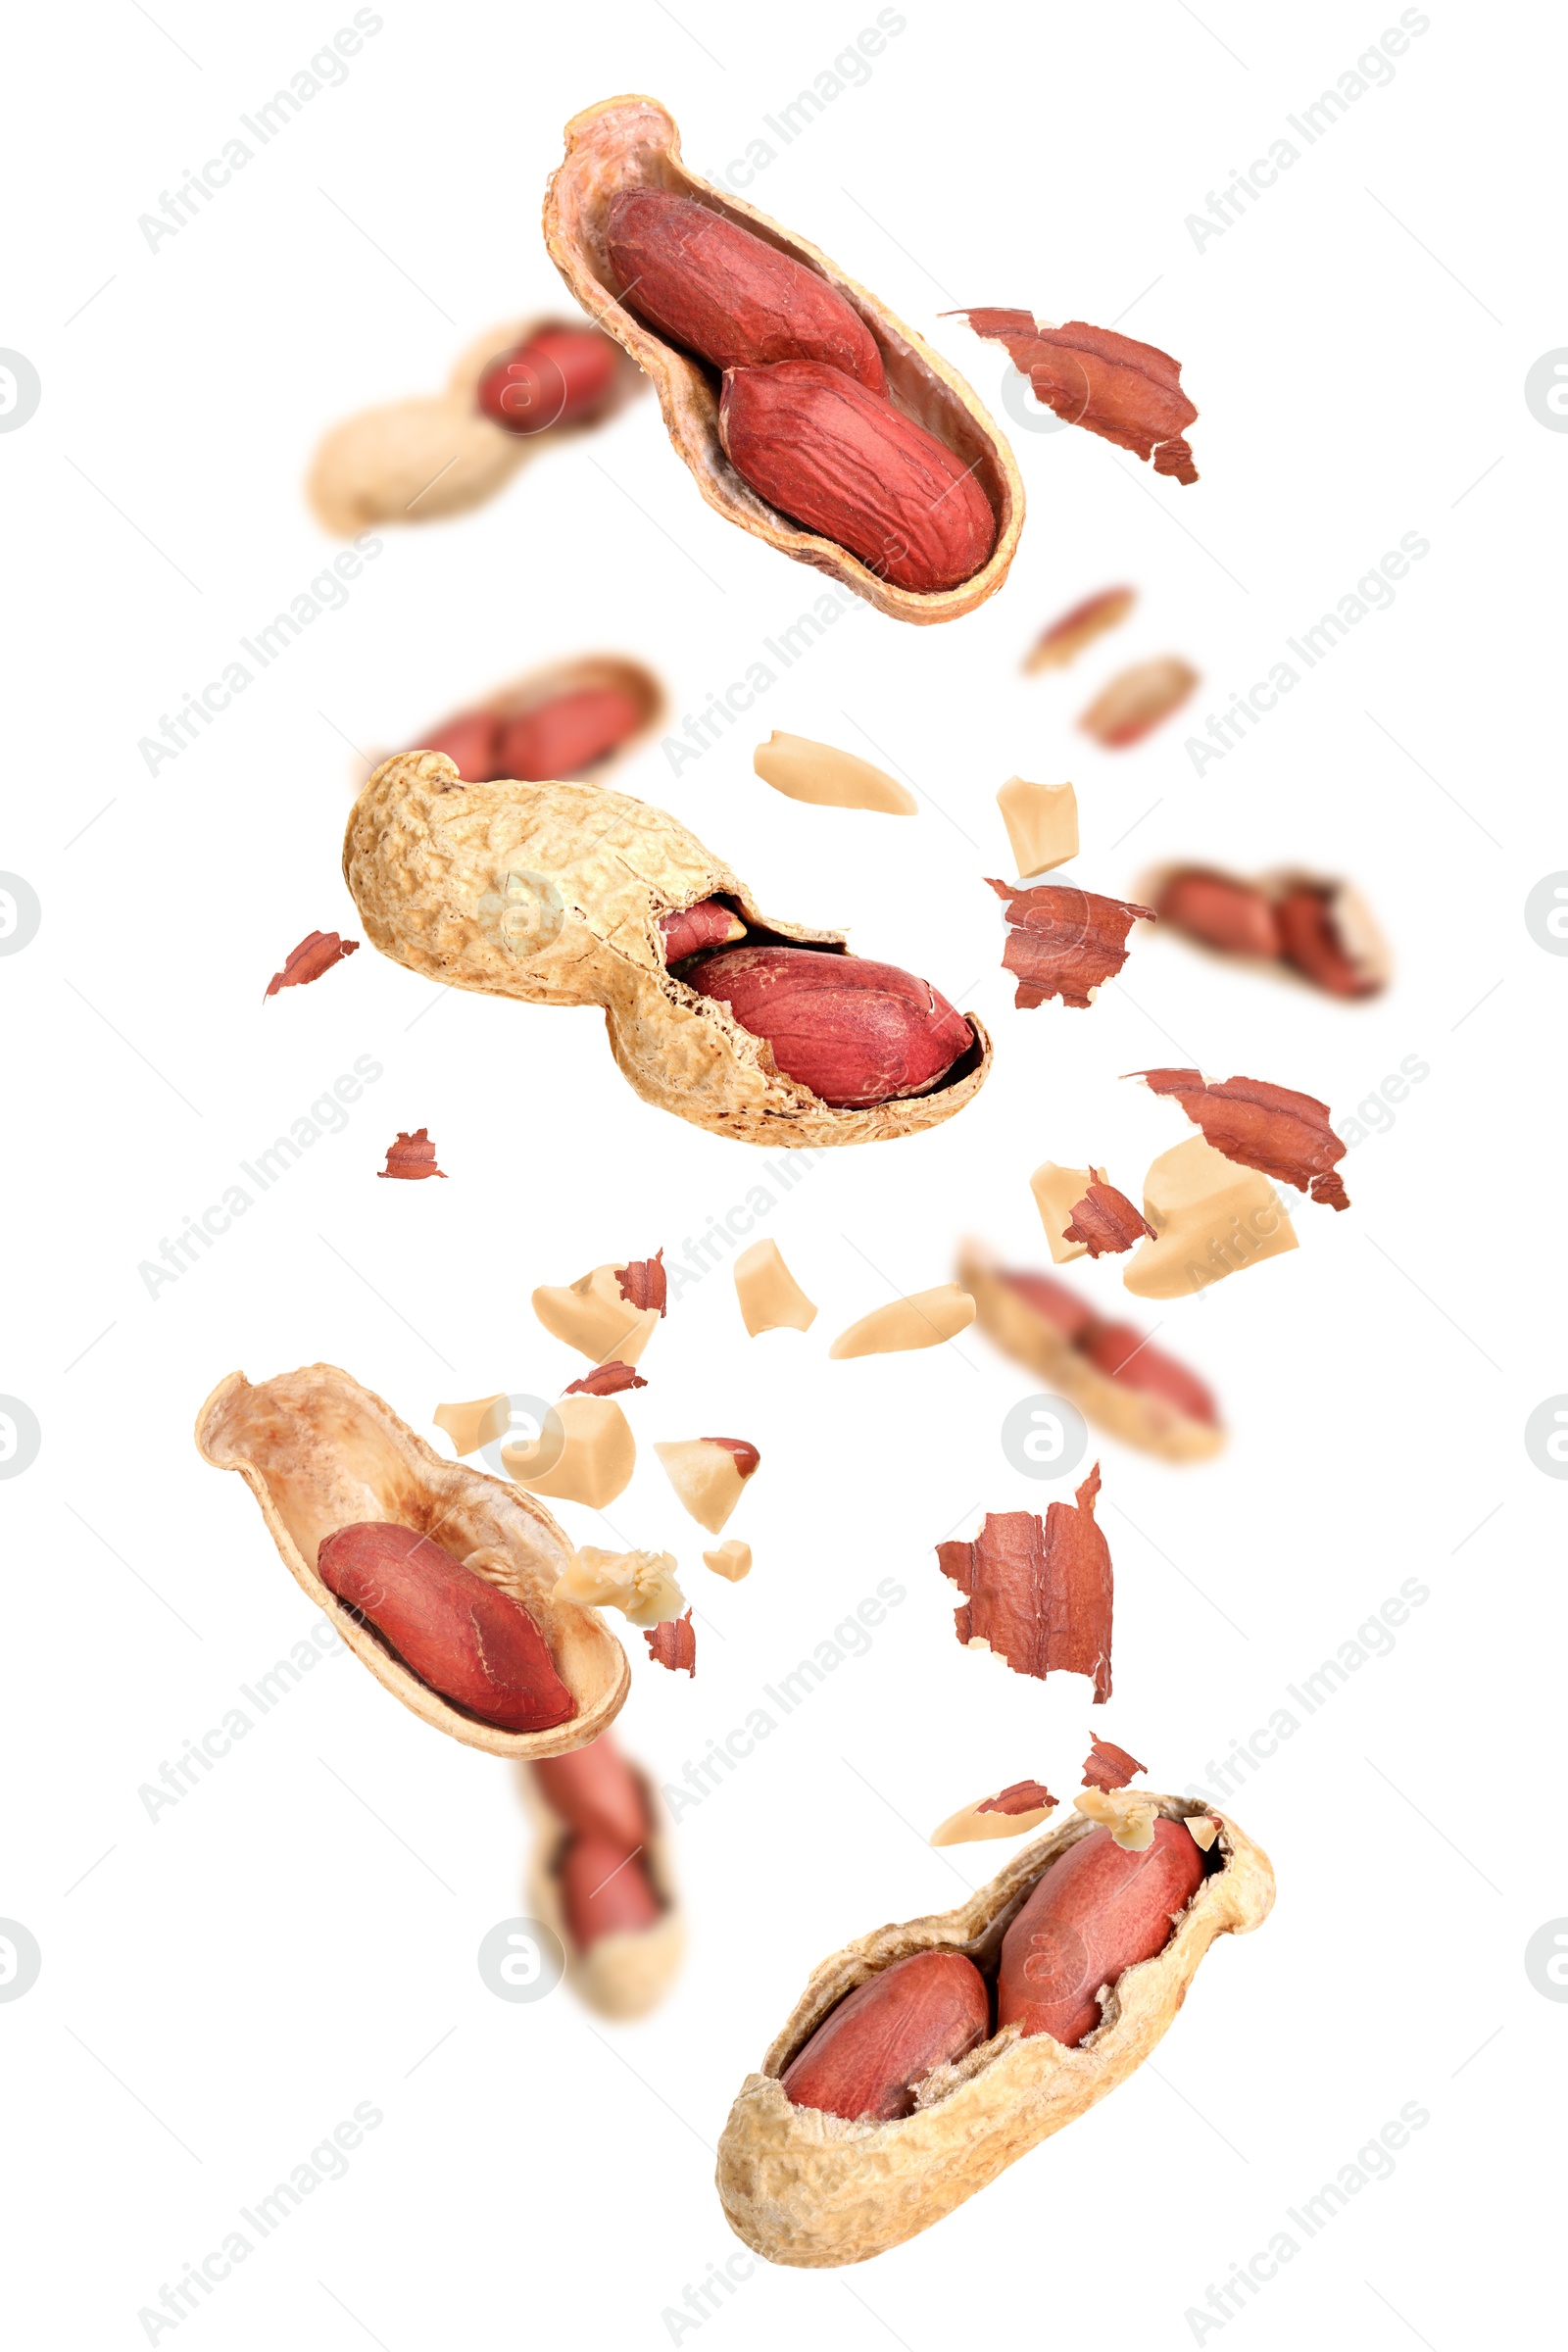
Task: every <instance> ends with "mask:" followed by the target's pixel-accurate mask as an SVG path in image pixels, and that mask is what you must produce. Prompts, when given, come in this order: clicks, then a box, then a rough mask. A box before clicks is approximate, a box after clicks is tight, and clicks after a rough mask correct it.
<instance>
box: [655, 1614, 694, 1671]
mask: <svg viewBox="0 0 1568 2352" xmlns="http://www.w3.org/2000/svg"><path fill="white" fill-rule="evenodd" d="M643 1640H644V1641H645V1642H647V1644H648V1654H649V1656H650V1657H651V1658H652V1659H653V1661H654V1663H655V1665H657V1666H667V1667H668V1668H669V1671H670V1673H671V1674H689V1675H690V1676H691V1677H692V1679H693V1680H694V1681H695V1680H696V1676H697V1629H696V1627H695V1626H694V1625H693V1624H692V1613H691V1611H690V1609H688V1610H687V1612H686V1614H685V1616H684V1617H676V1618H674V1619H672V1620H670V1621H668V1622H666V1623H665V1624H663V1625H656V1626H655V1628H654V1630H653V1632H652V1633H651V1634H644V1636H643Z"/></svg>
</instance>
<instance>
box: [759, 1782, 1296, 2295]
mask: <svg viewBox="0 0 1568 2352" xmlns="http://www.w3.org/2000/svg"><path fill="white" fill-rule="evenodd" d="M1150 1801H1151V1802H1152V1804H1154V1805H1156V1806H1157V1807H1158V1809H1159V1811H1160V1812H1161V1813H1162V1814H1163V1815H1164V1816H1165V1817H1166V1818H1167V1819H1169V1820H1172V1821H1177V1820H1181V1819H1183V1818H1184V1817H1185V1816H1187V1815H1188V1814H1194V1813H1202V1812H1204V1811H1206V1810H1207V1808H1206V1807H1204V1806H1201V1805H1198V1804H1194V1803H1192V1802H1191V1801H1190V1800H1189V1799H1187V1798H1185V1797H1172V1796H1159V1797H1155V1796H1152V1797H1151V1800H1150ZM1215 1818H1217V1819H1218V1820H1219V1821H1220V1825H1221V1826H1220V1834H1219V1838H1218V1839H1217V1840H1216V1849H1217V1850H1218V1851H1219V1853H1220V1854H1221V1855H1222V1856H1223V1867H1222V1868H1221V1869H1220V1870H1218V1871H1217V1872H1216V1873H1215V1874H1214V1875H1213V1876H1212V1877H1209V1878H1206V1879H1204V1880H1203V1882H1202V1884H1201V1887H1199V1890H1198V1892H1197V1893H1196V1894H1195V1895H1194V1897H1193V1899H1192V1901H1191V1903H1190V1904H1189V1905H1188V1907H1187V1909H1186V1911H1185V1912H1184V1913H1183V1914H1182V1916H1181V1919H1180V1921H1179V1923H1178V1925H1177V1928H1176V1931H1175V1933H1174V1935H1173V1936H1171V1939H1170V1941H1169V1943H1168V1944H1166V1946H1165V1948H1164V1950H1163V1951H1162V1952H1160V1953H1158V1954H1157V1955H1156V1957H1155V1958H1154V1959H1152V1960H1145V1961H1142V1962H1140V1963H1139V1964H1138V1965H1137V1966H1136V1967H1133V1968H1129V1969H1127V1970H1125V1971H1124V1972H1123V1974H1122V1976H1121V1978H1120V1980H1119V1982H1118V1983H1117V1985H1116V1986H1115V1988H1114V1989H1113V1990H1112V1991H1111V1992H1110V1994H1109V1995H1108V1997H1107V1999H1106V2000H1105V2002H1104V2006H1103V2023H1102V2024H1101V2025H1099V2026H1098V2027H1097V2028H1096V2029H1095V2031H1094V2033H1093V2034H1091V2035H1090V2036H1089V2038H1088V2039H1087V2041H1084V2042H1082V2043H1080V2044H1079V2046H1078V2047H1077V2048H1076V2049H1066V2048H1064V2047H1063V2046H1062V2044H1061V2043H1060V2042H1058V2041H1054V2040H1053V2039H1052V2038H1051V2036H1050V2035H1049V2034H1034V2035H1032V2036H1030V2037H1029V2038H1028V2039H1027V2040H1026V2039H1022V2038H1020V2037H1019V2035H1018V2034H1017V2032H1016V2029H1015V2028H1013V2027H1011V2026H1009V2027H1008V2028H1006V2030H1005V2032H1003V2033H1001V2034H996V2035H994V2036H993V2038H992V2039H991V2040H990V2041H987V2042H984V2043H982V2044H981V2046H980V2048H979V2049H977V2050H974V2051H971V2053H970V2054H969V2056H968V2057H967V2058H964V2059H962V2060H960V2061H959V2063H958V2064H957V2065H956V2066H945V2067H939V2068H937V2069H935V2070H933V2072H932V2074H931V2075H930V2076H929V2077H928V2078H927V2079H926V2082H925V2083H924V2084H923V2085H922V2086H921V2093H920V2096H921V2100H922V2104H921V2105H919V2106H918V2107H917V2108H916V2110H915V2112H914V2114H913V2115H910V2116H907V2117H905V2118H903V2119H902V2120H901V2121H899V2122H897V2123H891V2124H879V2123H872V2122H869V2121H867V2122H863V2123H846V2122H845V2121H844V2120H843V2119H842V2118H841V2117H839V2116H834V2115H825V2114H822V2113H820V2112H819V2111H817V2110H815V2109H813V2108H807V2107H793V2106H791V2104H790V2102H789V2100H788V2099H787V2098H786V2096H785V2094H784V2090H783V2087H782V2085H781V2084H780V2082H778V2079H777V2078H778V2076H779V2075H780V2073H781V2072H782V2071H783V2069H784V2068H785V2067H786V2066H787V2065H788V2063H789V2061H790V2059H791V2058H792V2057H793V2056H794V2054H795V2052H796V2051H797V2050H798V2049H800V2048H801V2046H802V2045H803V2043H804V2042H805V2041H806V2040H807V2038H808V2037H809V2034H811V2033H813V2032H814V2030H815V2028H816V2027H817V2026H818V2025H819V2024H820V2023H821V2021H822V2019H823V2018H824V2017H825V2016H826V2014H827V2012H828V2011H829V2010H830V2009H832V2008H833V2007H835V2006H836V2004H837V2003H838V2002H839V2001H840V2000H842V1999H843V1997H844V1995H845V1994H846V1993H847V1992H851V1991H853V1990H854V1989H855V1987H856V1986H857V1985H861V1984H863V1983H864V1982H865V1980H866V1979H867V1978H868V1977H870V1976H874V1975H875V1974H876V1973H877V1971H878V1970H880V1969H883V1968H886V1967H888V1966H889V1965H890V1964H891V1963H892V1962H893V1961H895V1960H902V1959H904V1958H905V1957H906V1956H907V1954H909V1953H911V1952H922V1951H933V1950H953V1951H961V1952H967V1953H969V1954H970V1955H971V1956H972V1957H975V1958H977V1959H978V1960H979V1961H980V1962H981V1963H984V1962H986V1961H987V1960H988V1959H989V1957H990V1956H991V1954H992V1953H993V1952H994V1951H995V1950H996V1948H997V1946H998V1945H999V1944H1000V1941H1001V1938H1002V1936H1003V1934H1004V1933H1005V1929H1006V1928H1007V1926H1008V1924H1009V1923H1010V1921H1011V1919H1012V1918H1013V1916H1014V1915H1015V1913H1016V1912H1017V1911H1018V1910H1019V1908H1020V1907H1021V1905H1022V1904H1023V1902H1024V1900H1025V1898H1026V1897H1027V1895H1028V1894H1029V1892H1030V1890H1031V1889H1032V1888H1033V1887H1034V1886H1035V1884H1036V1883H1037V1881H1038V1880H1039V1878H1040V1877H1041V1875H1042V1873H1043V1871H1045V1870H1046V1869H1047V1868H1049V1866H1050V1865H1051V1864H1052V1863H1053V1862H1054V1861H1055V1860H1056V1859H1057V1858H1058V1856H1060V1855H1061V1854H1063V1853H1065V1852H1066V1850H1067V1849H1068V1847H1069V1846H1071V1845H1074V1844H1076V1843H1077V1842H1078V1840H1079V1839H1080V1838H1086V1837H1090V1836H1093V1834H1094V1825H1093V1823H1091V1822H1089V1821H1086V1820H1085V1819H1084V1818H1083V1816H1082V1815H1081V1814H1076V1815H1072V1816H1070V1817H1069V1818H1068V1819H1067V1820H1066V1821H1065V1822H1063V1824H1062V1825H1061V1827H1060V1828H1059V1829H1055V1830H1053V1831H1051V1832H1050V1833H1049V1834H1048V1835H1047V1836H1046V1837H1045V1838H1041V1839H1040V1840H1039V1842H1038V1843H1037V1844H1034V1845H1031V1846H1028V1847H1027V1848H1026V1849H1025V1850H1024V1851H1023V1852H1022V1853H1021V1854H1019V1855H1017V1856H1016V1857H1015V1858H1014V1859H1013V1860H1012V1861H1011V1862H1009V1863H1008V1865H1007V1867H1006V1868H1005V1870H1004V1871H1002V1872H1000V1873H999V1875H998V1876H997V1877H996V1878H994V1879H993V1880H992V1881H991V1883H990V1885H989V1886H986V1887H981V1888H980V1890H979V1892H978V1893H976V1894H974V1895H972V1896H971V1897H970V1899H969V1901H968V1902H967V1903H965V1904H964V1905H963V1906H962V1907H961V1908H960V1909H959V1910H956V1911H948V1912H944V1913H940V1914H937V1915H935V1916H933V1917H930V1918H927V1919H912V1920H908V1921H906V1922H905V1923H903V1924H902V1925H900V1926H894V1927H886V1928H878V1929H876V1930H875V1931H874V1933H873V1934H871V1935H869V1936H861V1937H860V1939H859V1940H858V1942H857V1943H852V1944H848V1945H847V1946H846V1947H845V1949H844V1950H843V1951H841V1952H835V1953H834V1955H833V1957H832V1958H831V1959H830V1960H825V1961H824V1962H823V1963H822V1965H821V1967H820V1968H818V1969H817V1970H816V1972H815V1973H814V1975H813V1976H812V1978H811V1981H810V1983H809V1985H808V1986H807V1988H806V1991H805V1992H804V1993H803V1994H802V1996H801V1999H800V2001H799V2002H798V2003H797V2004H796V2008H795V2011H794V2014H793V2015H792V2016H791V2018H790V2020H789V2022H788V2024H787V2025H786V2026H785V2028H784V2030H783V2032H782V2033H781V2034H779V2036H778V2038H777V2040H776V2041H775V2042H774V2043H773V2046H772V2047H771V2049H770V2050H769V2051H768V2053H767V2055H766V2057H765V2058H764V2059H763V2060H762V2068H761V2072H760V2074H755V2075H749V2076H748V2077H747V2079H746V2082H745V2084H744V2085H743V2087H742V2089H741V2092H740V2095H739V2097H738V2098H737V2099H736V2101H735V2104H734V2106H733V2107H732V2108H731V2109H730V2115H729V2121H728V2123H727V2124H726V2125H725V2127H724V2132H723V2136H722V2138H721V2139H720V2141H719V2145H718V2172H717V2183H718V2193H719V2197H720V2200H721V2202H722V2204H723V2207H724V2212H725V2215H726V2216H727V2218H728V2221H729V2225H730V2227H731V2229H733V2230H734V2231H735V2232H736V2234H737V2236H739V2237H742V2238H744V2239H745V2241H746V2243H747V2244H748V2245H749V2246H750V2247H751V2248H752V2249H753V2251H754V2252H755V2253H758V2254H760V2255H762V2256H763V2257H764V2258H765V2259H766V2260H767V2261H769V2262H778V2263H785V2264H789V2265H792V2266H795V2267H797V2268H799V2269H803V2270H822V2269H830V2268H833V2267H835V2266H837V2265H838V2264H841V2263H849V2262H865V2261H868V2260H869V2259H870V2257H871V2256H872V2255H874V2254H885V2253H886V2252H887V2251H888V2249H889V2247H890V2246H899V2245H903V2244H904V2242H905V2240H906V2239H907V2238H910V2237H914V2236H916V2235H917V2234H918V2233H919V2231H920V2230H922V2229H929V2228H930V2227H931V2224H932V2223H933V2222H939V2221H941V2219H942V2217H943V2215H944V2214H948V2213H951V2212H952V2211H953V2209H954V2207H955V2206H956V2205H961V2204H962V2203H963V2202H964V2200H965V2199H966V2198H968V2197H972V2196H973V2195H974V2193H975V2191H976V2190H977V2189H981V2188H984V2187H986V2186H987V2185H988V2183H989V2182H991V2181H992V2180H995V2179H996V2177H997V2175H998V2174H999V2173H1000V2172H1003V2171H1005V2168H1006V2167H1007V2166H1008V2165H1009V2164H1012V2163H1014V2162H1015V2161H1016V2160H1017V2158H1018V2157H1020V2156H1023V2155H1026V2154H1027V2153H1028V2151H1029V2150H1030V2149H1031V2148H1032V2147H1035V2146H1036V2145H1037V2144H1038V2143H1039V2142H1040V2141H1041V2140H1043V2139H1047V2138H1049V2137H1050V2135H1051V2134H1052V2132H1054V2131H1060V2130H1061V2128H1062V2126H1063V2125H1064V2124H1070V2123H1072V2122H1073V2121H1074V2120H1075V2118H1076V2117H1078V2116H1080V2115H1082V2114H1084V2113H1085V2112H1086V2110H1087V2109H1089V2108H1090V2107H1093V2106H1094V2105H1095V2104H1096V2102H1097V2101H1098V2100H1100V2099H1103V2097H1104V2096H1105V2094H1106V2092H1107V2091H1111V2090H1114V2089H1115V2087H1116V2085H1117V2083H1118V2082H1125V2081H1126V2079H1127V2077H1128V2076H1129V2075H1130V2074H1131V2073H1132V2072H1133V2071H1134V2069H1135V2068H1137V2067H1139V2066H1141V2065H1142V2063H1143V2061H1144V2060H1145V2059H1146V2058H1147V2057H1148V2056H1149V2054H1150V2052H1151V2051H1152V2049H1153V2047H1154V2045H1155V2043H1156V2042H1157V2041H1158V2040H1159V2039H1160V2037H1161V2035H1162V2034H1164V2032H1165V2029H1166V2027H1167V2026H1168V2025H1169V2024H1170V2023H1171V2020H1172V2019H1173V2018H1174V2017H1175V2015H1176V2012H1177V2010H1178V2009H1179V2008H1180V2007H1181V2005H1182V2002H1183V2000H1184V1999H1185V1998H1186V1994H1187V1987H1188V1985H1190V1984H1191V1983H1192V1981H1193V1977H1194V1975H1195V1973H1196V1971H1197V1968H1198V1964H1199V1962H1200V1961H1201V1959H1202V1957H1203V1954H1204V1953H1205V1952H1206V1951H1207V1949H1208V1947H1209V1945H1210V1944H1211V1943H1212V1942H1213V1940H1214V1938H1215V1936H1229V1935H1245V1934H1247V1933H1248V1932H1249V1931H1250V1929H1252V1928H1255V1927H1257V1926H1258V1925H1259V1924H1260V1923H1261V1922H1262V1921H1263V1920H1264V1919H1266V1918H1267V1916H1268V1913H1269V1909H1270V1907H1271V1905H1272V1903H1273V1900H1274V1874H1273V1871H1272V1870H1271V1868H1270V1866H1269V1861H1268V1857H1267V1855H1266V1854H1265V1853H1263V1852H1262V1850H1261V1849H1260V1848H1259V1847H1258V1846H1255V1845H1253V1844H1252V1842H1251V1841H1250V1838H1246V1837H1244V1836H1243V1834H1242V1832H1241V1831H1240V1830H1239V1829H1238V1828H1237V1827H1236V1825H1235V1823H1234V1822H1231V1821H1229V1820H1227V1819H1226V1818H1225V1817H1224V1816H1215ZM1058 2188H1059V2182H1058ZM1060 2201H1061V2200H1060V2196H1059V2195H1058V2194H1055V2192H1054V2202H1055V2203H1056V2204H1058V2205H1059V2203H1060Z"/></svg>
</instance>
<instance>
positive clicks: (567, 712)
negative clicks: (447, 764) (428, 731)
mask: <svg viewBox="0 0 1568 2352" xmlns="http://www.w3.org/2000/svg"><path fill="white" fill-rule="evenodd" d="M646 723H647V712H646V711H643V710H641V709H640V708H639V707H638V705H637V703H636V702H635V701H634V700H633V698H632V697H631V696H630V695H629V694H627V693H626V692H625V691H624V689H623V688H621V687H619V686H580V687H577V688H576V689H575V690H574V691H573V692H571V693H569V694H560V695H557V696H555V697H554V699H553V700H551V701H549V702H544V703H540V704H538V705H536V707H535V708H534V709H533V710H531V711H519V712H518V713H517V714H516V716H515V718H508V717H505V716H504V715H503V714H502V713H501V712H499V711H468V712H466V714H465V715H464V716H462V717H460V718H455V719H453V720H451V721H450V722H449V723H448V724H447V725H446V726H444V727H438V728H437V729H436V731H435V733H434V734H433V735H432V736H431V737H430V739H429V741H428V742H427V743H425V744H424V745H422V746H421V747H420V748H421V749H422V750H424V751H429V752H445V754H446V756H447V758H448V759H449V760H451V761H452V762H453V764H454V766H455V767H456V768H457V771H458V773H459V775H460V776H461V777H462V778H463V780H464V782H465V783H466V784H490V783H494V782H497V781H499V780H501V779H503V778H508V777H515V778H516V780H517V781H518V782H519V783H523V784H542V783H546V782H553V781H555V780H557V779H560V780H561V781H563V782H564V781H567V780H569V779H570V778H572V777H576V776H580V775H582V774H583V773H584V771H585V770H586V769H588V768H590V767H592V766H594V765H595V764H596V762H597V761H599V760H603V759H605V758H607V757H608V755H609V754H610V753H611V752H613V751H615V750H616V749H617V748H618V747H619V745H621V744H622V743H624V742H625V741H626V738H627V737H628V736H629V735H635V734H636V732H637V730H638V728H639V727H641V726H644V725H645V724H646Z"/></svg>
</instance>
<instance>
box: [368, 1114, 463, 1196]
mask: <svg viewBox="0 0 1568 2352" xmlns="http://www.w3.org/2000/svg"><path fill="white" fill-rule="evenodd" d="M375 1172H376V1174H377V1176H381V1177H386V1176H401V1177H403V1178H404V1179H405V1180H406V1181H408V1182H410V1183H415V1184H417V1183H418V1182H419V1181H420V1179H421V1178H422V1177H425V1176H439V1177H440V1178H441V1180H442V1182H443V1183H445V1182H446V1173H447V1172H446V1170H445V1168H438V1167H437V1166H436V1164H435V1146H434V1144H432V1143H431V1141H430V1130H429V1129H428V1127H416V1129H415V1130H414V1133H413V1134H412V1135H409V1134H407V1133H406V1132H405V1131H404V1130H403V1129H402V1128H400V1129H399V1130H398V1140H397V1142H396V1143H395V1144H388V1146H387V1148H386V1166H385V1167H384V1168H377V1169H376V1171H375Z"/></svg>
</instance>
